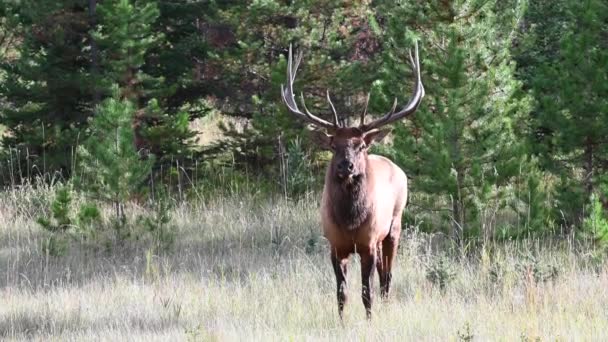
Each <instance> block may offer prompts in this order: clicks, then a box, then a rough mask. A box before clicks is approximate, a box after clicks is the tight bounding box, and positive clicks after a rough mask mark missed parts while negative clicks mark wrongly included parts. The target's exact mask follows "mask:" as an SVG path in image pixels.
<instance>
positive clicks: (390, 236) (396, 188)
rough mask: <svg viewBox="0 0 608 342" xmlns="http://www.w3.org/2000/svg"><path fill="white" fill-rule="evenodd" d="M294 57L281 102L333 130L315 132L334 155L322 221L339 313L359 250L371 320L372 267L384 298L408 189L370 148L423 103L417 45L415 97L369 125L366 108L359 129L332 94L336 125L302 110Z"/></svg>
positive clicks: (393, 167) (392, 166) (390, 165)
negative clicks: (345, 121) (342, 118)
mask: <svg viewBox="0 0 608 342" xmlns="http://www.w3.org/2000/svg"><path fill="white" fill-rule="evenodd" d="M292 57H293V56H292V50H291V47H290V49H289V59H288V68H287V69H288V70H287V77H288V81H289V82H288V84H287V86H286V87H282V89H281V93H282V97H283V101H284V102H285V104H286V105H287V107H288V108H289V110H290V111H291V112H292V113H293V114H295V115H296V116H298V117H300V118H302V119H304V120H306V121H308V122H310V123H312V124H313V125H316V126H318V127H321V128H324V129H325V130H326V131H327V132H328V133H329V134H328V133H325V132H323V131H319V130H316V131H313V132H312V134H313V138H314V140H315V141H316V142H317V144H319V145H320V146H321V147H322V148H324V149H328V150H331V151H332V153H333V155H332V159H331V162H330V164H329V166H328V167H327V172H326V175H325V185H324V188H323V198H322V201H321V222H322V225H323V232H324V235H325V237H326V238H327V240H328V241H329V245H330V248H331V251H330V258H331V262H332V266H333V269H334V273H335V275H336V285H337V291H336V292H337V298H338V313H339V315H340V317H341V318H342V313H343V310H344V305H345V304H346V299H347V293H346V288H347V281H346V273H347V268H348V259H349V256H350V255H351V254H354V253H357V254H359V256H360V259H361V280H362V292H361V297H362V300H363V305H364V306H365V311H366V315H367V317H368V319H369V318H371V308H372V299H373V294H372V288H373V286H372V285H373V282H372V281H373V275H374V269H375V270H377V272H378V275H379V278H380V292H381V295H382V296H383V297H386V296H388V294H389V291H390V285H391V279H392V268H393V263H394V260H395V256H396V254H397V248H398V244H399V237H400V234H401V215H402V213H403V210H404V208H405V205H406V203H407V194H408V192H407V177H406V175H405V173H404V172H403V171H402V170H401V169H400V168H399V167H398V166H397V165H395V164H394V163H393V162H392V161H390V160H389V159H387V158H385V157H382V156H377V155H373V154H368V149H369V147H370V146H371V145H372V144H373V143H374V142H378V141H380V140H382V139H383V138H384V137H385V136H386V135H387V134H388V133H389V132H390V130H389V129H380V127H381V126H384V125H386V124H389V123H391V122H394V121H396V120H400V119H402V118H404V117H406V116H408V115H410V114H412V113H414V112H415V111H416V110H417V108H418V106H419V105H420V102H421V100H422V98H423V96H424V87H423V86H422V82H421V79H420V63H419V58H418V46H417V44H416V47H415V58H414V57H412V55H411V53H410V63H411V65H412V68H413V70H414V72H415V74H416V79H415V80H416V85H415V89H414V95H413V96H412V99H411V100H410V102H409V103H408V104H407V105H406V106H405V107H404V108H403V109H402V110H400V111H399V112H396V111H395V108H396V101H395V105H393V109H392V110H391V111H390V112H389V113H387V114H386V115H384V116H382V117H381V118H379V119H377V120H374V121H372V122H370V123H365V114H366V112H367V108H366V110H365V111H364V112H363V114H362V115H361V122H360V125H359V126H358V127H344V126H341V125H340V124H339V123H338V115H337V113H336V110H335V108H334V106H333V104H332V102H331V99H330V97H329V92H328V93H327V100H328V102H329V104H330V106H331V109H332V111H333V116H334V119H333V123H331V122H329V121H326V120H324V119H321V118H319V117H317V116H315V115H313V114H311V113H310V112H309V111H308V109H306V105H305V104H304V103H303V107H304V112H302V111H300V109H299V108H298V106H297V103H296V102H295V96H294V95H293V83H294V80H295V75H296V71H297V68H298V66H299V64H300V62H301V59H302V55H301V54H300V55H299V56H298V58H297V59H296V61H295V66H294V62H293V58H292ZM303 101H304V99H303V96H302V102H303ZM368 101H369V96H368Z"/></svg>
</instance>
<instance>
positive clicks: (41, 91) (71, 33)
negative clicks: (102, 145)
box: [0, 0, 94, 178]
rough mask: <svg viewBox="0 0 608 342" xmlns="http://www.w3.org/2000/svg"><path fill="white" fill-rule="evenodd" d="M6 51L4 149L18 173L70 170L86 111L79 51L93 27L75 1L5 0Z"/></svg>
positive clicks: (0, 111) (84, 61)
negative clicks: (9, 50)
mask: <svg viewBox="0 0 608 342" xmlns="http://www.w3.org/2000/svg"><path fill="white" fill-rule="evenodd" d="M0 6H2V7H4V10H3V11H2V13H1V14H0V16H1V17H2V19H0V21H3V20H7V21H8V22H9V23H10V25H7V26H5V27H3V29H6V30H7V31H8V32H9V33H10V34H11V36H12V37H13V38H12V41H13V42H14V44H13V45H12V47H11V48H12V50H13V54H12V56H11V58H7V59H4V58H0V74H5V75H7V76H6V77H0V125H2V126H3V127H5V128H6V134H3V135H2V147H3V152H4V153H6V152H8V149H9V148H12V149H16V150H17V151H18V153H15V154H12V155H11V156H5V157H6V158H4V157H3V158H2V160H3V161H4V160H7V159H8V158H10V160H11V162H12V163H13V164H15V165H14V166H15V167H14V169H19V170H22V172H20V173H18V174H16V175H12V176H15V177H17V178H20V177H23V178H28V177H33V176H38V175H41V174H45V173H47V172H54V171H60V172H62V173H63V174H64V175H68V174H69V173H70V172H71V170H72V164H73V163H72V157H73V146H75V145H77V143H78V139H79V132H80V131H81V129H82V128H83V126H85V125H86V122H87V118H88V117H89V116H90V115H91V114H92V111H91V107H90V106H89V104H90V101H91V100H92V97H93V84H94V82H93V80H92V78H91V77H90V72H89V71H90V61H89V60H88V58H86V57H85V56H86V55H85V53H84V52H83V51H86V50H87V48H88V44H89V38H88V31H89V30H90V29H91V25H90V22H89V21H88V19H87V12H86V10H85V8H83V7H82V6H78V5H75V4H74V1H73V0H60V1H55V0H41V1H37V0H36V1H34V0H26V1H19V2H12V1H9V2H3V4H2V5H0Z"/></svg>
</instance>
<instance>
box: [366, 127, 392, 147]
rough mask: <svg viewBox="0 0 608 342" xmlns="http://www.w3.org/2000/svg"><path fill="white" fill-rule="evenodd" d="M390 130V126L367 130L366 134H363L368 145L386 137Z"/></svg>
mask: <svg viewBox="0 0 608 342" xmlns="http://www.w3.org/2000/svg"><path fill="white" fill-rule="evenodd" d="M390 132H391V129H390V128H384V129H372V130H371V131H369V132H365V134H363V141H365V144H366V145H367V146H371V144H373V143H375V142H378V141H380V140H382V139H384V137H385V136H387V135H388V134H389V133H390Z"/></svg>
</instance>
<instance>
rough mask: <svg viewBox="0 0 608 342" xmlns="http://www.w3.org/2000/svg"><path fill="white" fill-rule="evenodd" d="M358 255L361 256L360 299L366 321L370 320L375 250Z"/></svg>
mask: <svg viewBox="0 0 608 342" xmlns="http://www.w3.org/2000/svg"><path fill="white" fill-rule="evenodd" d="M359 255H360V256H361V284H362V289H361V298H362V299H363V306H365V313H366V315H367V319H371V318H372V297H373V294H372V289H373V284H374V282H373V280H374V267H375V266H376V249H370V250H369V251H368V252H367V253H359Z"/></svg>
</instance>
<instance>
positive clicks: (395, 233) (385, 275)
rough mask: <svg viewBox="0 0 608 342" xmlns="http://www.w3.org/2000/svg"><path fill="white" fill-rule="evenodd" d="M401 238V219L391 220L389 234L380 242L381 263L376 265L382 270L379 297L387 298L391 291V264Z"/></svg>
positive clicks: (380, 272)
mask: <svg viewBox="0 0 608 342" xmlns="http://www.w3.org/2000/svg"><path fill="white" fill-rule="evenodd" d="M400 236H401V218H400V217H396V218H394V219H393V223H392V225H391V231H390V233H389V234H388V235H387V236H386V238H384V240H383V241H382V251H383V253H382V261H381V262H379V263H378V267H380V268H382V270H381V271H380V270H379V271H378V273H379V274H380V296H381V297H382V298H387V297H388V294H389V292H390V290H391V280H392V278H393V263H394V262H395V257H396V255H397V248H398V247H399V237H400Z"/></svg>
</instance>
